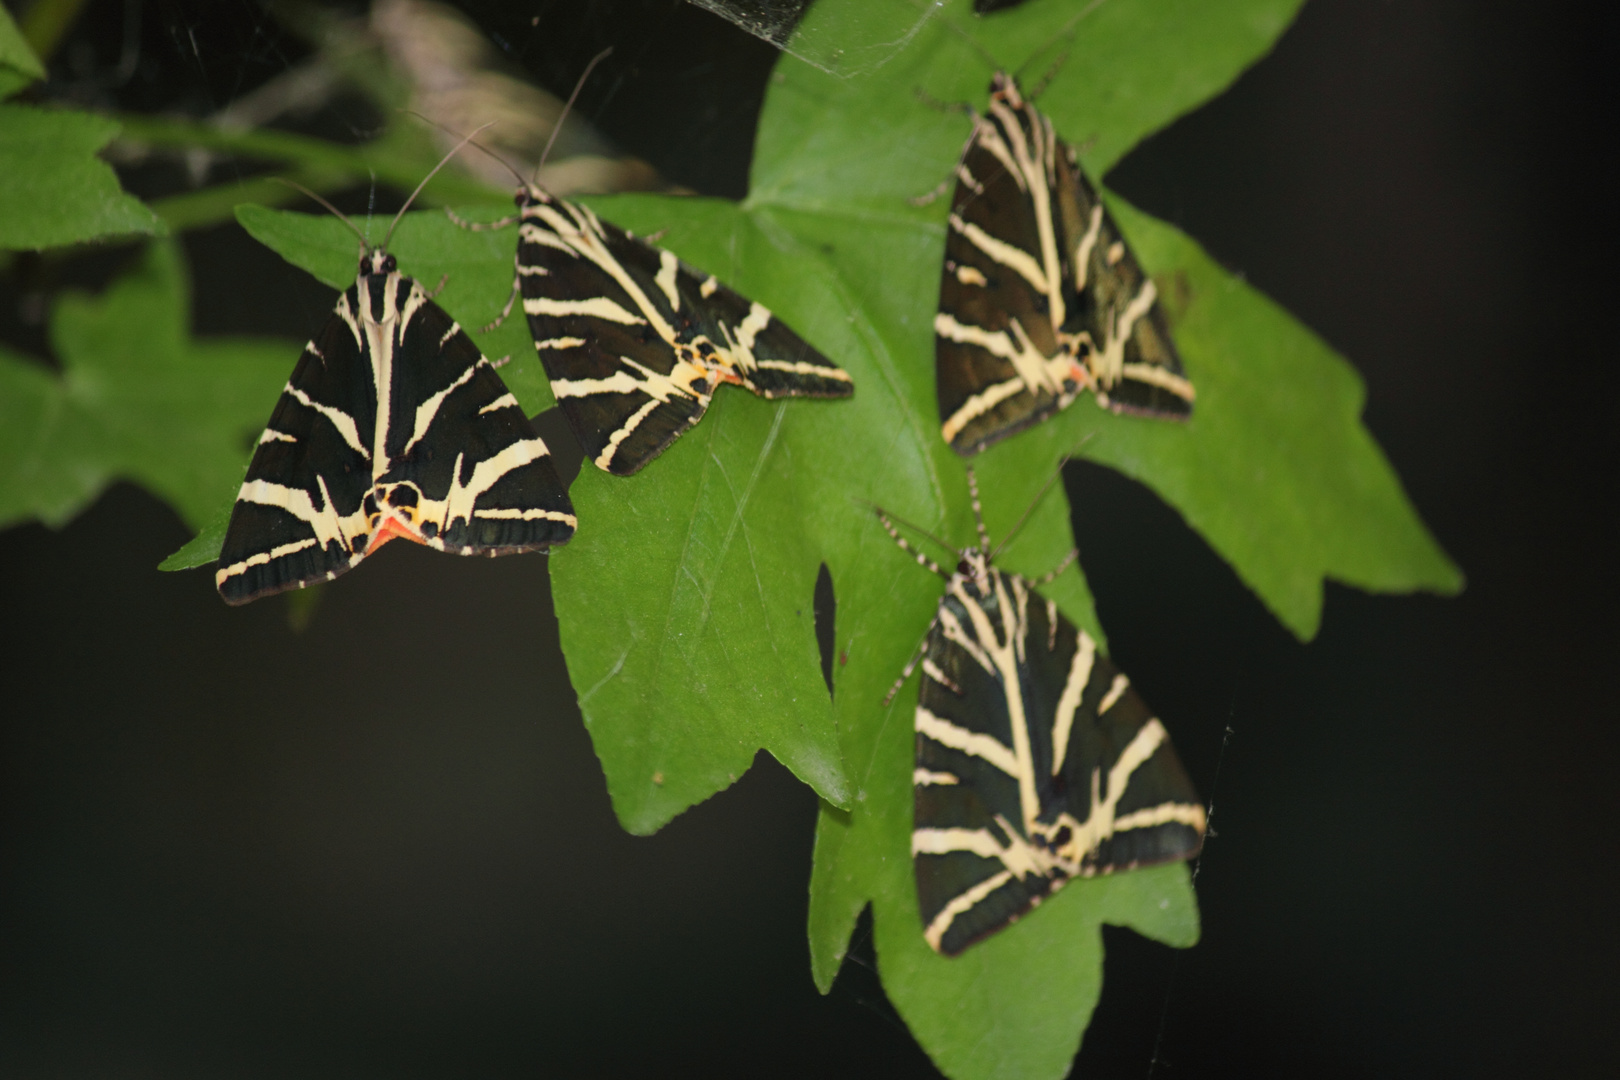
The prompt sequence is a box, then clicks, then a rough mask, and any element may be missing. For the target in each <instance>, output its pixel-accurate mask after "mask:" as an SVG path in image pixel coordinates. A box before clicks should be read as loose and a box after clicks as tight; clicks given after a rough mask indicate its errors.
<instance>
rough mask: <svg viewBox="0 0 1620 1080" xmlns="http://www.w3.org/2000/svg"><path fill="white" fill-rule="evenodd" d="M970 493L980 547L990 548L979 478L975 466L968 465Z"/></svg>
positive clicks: (984, 549)
mask: <svg viewBox="0 0 1620 1080" xmlns="http://www.w3.org/2000/svg"><path fill="white" fill-rule="evenodd" d="M967 477H968V494H969V495H970V496H971V497H972V499H973V523H974V524H975V525H977V526H978V527H979V549H980V550H981V551H989V550H990V532H989V530H988V529H986V528H985V527H984V511H983V510H982V509H980V507H979V478H978V477H977V476H976V475H974V473H973V466H971V465H969V466H968V471H967Z"/></svg>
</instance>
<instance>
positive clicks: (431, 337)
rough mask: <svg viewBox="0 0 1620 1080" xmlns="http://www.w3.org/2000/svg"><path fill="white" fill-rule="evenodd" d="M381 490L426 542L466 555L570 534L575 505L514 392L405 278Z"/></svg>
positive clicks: (526, 546) (522, 547) (540, 545)
mask: <svg viewBox="0 0 1620 1080" xmlns="http://www.w3.org/2000/svg"><path fill="white" fill-rule="evenodd" d="M406 284H408V285H409V293H410V294H411V297H410V300H409V301H408V302H407V303H406V304H404V305H403V306H402V310H401V314H400V326H399V330H398V358H397V360H396V362H395V364H394V379H393V388H392V392H391V393H390V395H389V401H390V413H391V415H390V422H389V428H388V454H389V462H388V469H387V471H386V472H384V473H383V475H382V476H380V477H379V478H378V488H379V494H380V495H381V497H382V498H384V499H387V500H389V501H390V502H393V503H394V505H395V508H396V509H401V510H402V509H404V508H405V507H407V506H409V507H415V510H414V512H413V513H412V517H413V518H414V521H415V524H416V528H417V529H418V530H419V532H420V539H421V540H422V541H423V542H424V543H427V544H428V545H430V546H432V547H436V548H440V549H442V550H445V551H452V552H458V553H461V554H465V555H506V554H513V553H517V552H523V551H537V550H543V549H545V548H548V547H550V546H552V545H553V544H561V543H564V542H565V541H567V540H568V538H569V537H570V536H572V535H573V533H574V527H575V524H576V521H575V517H574V508H573V504H572V503H571V502H570V501H569V498H568V492H567V490H566V489H565V488H564V487H563V484H562V481H561V479H559V477H558V476H557V470H556V468H555V466H554V465H553V464H552V460H551V454H550V450H549V449H548V448H547V446H546V444H545V442H544V441H543V440H542V439H541V438H540V436H539V435H537V434H535V431H534V426H533V425H532V424H530V422H529V419H528V417H527V416H526V415H525V414H524V412H523V409H522V408H521V407H520V406H519V405H518V402H517V399H516V398H515V397H513V396H512V394H511V392H510V391H509V390H508V389H507V388H506V384H505V383H504V382H503V381H502V380H501V377H500V375H499V374H498V373H497V372H496V370H495V368H494V367H493V366H492V365H491V364H490V362H489V360H488V359H486V358H485V357H484V355H483V353H482V352H480V351H479V349H478V346H477V345H475V344H474V343H473V341H472V339H471V338H470V337H468V336H467V333H466V331H464V330H462V329H461V327H460V325H459V324H457V323H456V322H455V321H454V320H452V319H451V318H450V316H449V315H448V314H447V313H446V312H445V311H444V309H443V308H441V307H439V306H438V305H437V304H435V303H433V302H432V301H431V300H428V299H427V298H426V297H425V296H421V286H419V285H417V284H416V283H415V282H412V281H411V280H410V279H409V278H405V279H403V281H402V285H401V290H400V291H401V294H402V295H403V294H405V293H406V289H405V285H406Z"/></svg>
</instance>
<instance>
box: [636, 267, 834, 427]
mask: <svg viewBox="0 0 1620 1080" xmlns="http://www.w3.org/2000/svg"><path fill="white" fill-rule="evenodd" d="M631 242H632V243H640V241H637V240H632V241H631ZM643 246H647V245H643ZM649 250H651V251H654V252H656V254H657V256H658V258H659V260H660V267H659V269H660V272H661V273H663V274H665V275H666V278H665V279H666V280H669V270H668V267H669V266H671V265H673V266H674V268H675V269H674V273H673V281H674V283H675V296H676V297H677V299H678V301H679V308H678V311H679V313H680V314H681V315H683V316H685V317H687V318H689V319H691V322H690V323H686V324H683V325H687V326H691V327H694V328H695V331H696V333H698V334H700V335H702V336H703V337H705V338H707V339H708V340H709V341H711V342H713V343H714V344H715V345H717V346H718V347H719V350H720V355H719V357H718V360H719V362H720V363H722V364H723V365H724V366H725V367H727V368H728V369H729V370H730V372H731V373H733V374H734V375H735V376H736V380H737V381H738V382H739V383H741V385H743V386H746V387H747V388H748V389H750V390H752V391H753V392H754V393H756V394H758V395H759V396H761V397H764V398H778V397H819V398H842V397H849V396H850V395H851V394H853V393H854V392H855V386H854V383H853V382H851V381H850V377H849V373H848V372H847V371H845V370H844V369H843V368H841V367H839V366H838V365H837V364H835V363H833V362H832V361H831V360H829V359H827V358H826V357H825V356H823V355H822V354H821V353H820V352H818V351H816V349H815V348H814V347H812V346H811V345H810V343H809V342H807V341H805V340H804V339H803V338H801V337H800V336H799V335H798V334H797V333H795V332H794V330H793V328H792V327H790V326H788V325H787V323H785V322H783V321H782V320H781V319H779V318H777V317H776V315H775V314H773V313H772V312H771V310H770V309H769V308H767V307H765V305H763V304H758V303H755V302H754V301H752V300H750V299H748V298H747V297H746V296H743V295H742V294H741V293H739V292H737V291H736V290H735V289H733V288H731V287H730V286H729V285H726V284H725V283H724V282H722V281H720V280H719V279H718V278H716V277H714V276H713V275H706V274H703V273H701V272H700V271H697V270H694V269H693V268H692V267H690V266H688V265H687V264H686V263H684V262H681V261H680V260H679V259H678V258H676V257H675V255H674V254H673V253H671V252H668V251H664V250H663V249H661V248H650V247H649ZM726 381H731V380H730V379H727V380H726Z"/></svg>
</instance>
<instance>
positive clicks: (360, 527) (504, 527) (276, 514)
mask: <svg viewBox="0 0 1620 1080" xmlns="http://www.w3.org/2000/svg"><path fill="white" fill-rule="evenodd" d="M441 164H442V163H441ZM435 171H437V170H435ZM431 175H432V174H429V178H431ZM426 183H427V181H426V180H424V181H423V184H424V185H425V184H426ZM420 190H421V188H420V187H418V188H417V191H420ZM316 198H319V197H318V196H316ZM414 198H415V195H414V194H413V195H412V199H414ZM320 201H322V202H325V200H320ZM406 205H407V206H409V201H407V203H406ZM328 206H329V208H330V204H328ZM333 212H334V213H336V210H333ZM403 213H404V210H403V209H401V211H400V214H401V215H403ZM338 216H339V217H340V218H342V215H341V214H339V215H338ZM344 220H345V222H346V223H347V219H344ZM398 222H399V218H398V217H396V218H395V219H394V223H395V224H396V225H397V224H398ZM349 227H350V228H351V229H353V228H354V226H353V225H352V224H350V226H349ZM355 231H356V233H357V234H358V232H359V231H358V230H355ZM392 233H393V228H392V227H390V229H389V236H390V237H391V236H392ZM361 242H362V245H364V243H365V241H364V237H362V238H361ZM387 243H388V239H387V238H385V239H384V241H383V243H382V244H381V245H378V246H376V247H368V248H366V249H365V251H364V253H363V254H362V256H361V259H360V267H359V271H358V273H357V275H356V277H355V281H354V284H353V285H351V286H350V287H349V288H348V289H347V290H346V291H345V292H344V293H343V295H341V296H340V297H338V301H337V306H336V307H335V308H334V310H333V312H332V315H331V317H330V318H328V319H327V320H326V323H325V325H324V326H323V327H322V328H321V330H320V332H319V333H318V334H316V336H315V337H314V338H313V339H312V340H311V341H310V342H309V344H308V345H306V346H305V347H304V352H303V354H302V355H301V356H300V357H299V358H298V364H297V366H296V367H295V368H294V369H293V373H292V378H290V379H289V380H288V381H287V385H286V387H285V388H284V389H283V391H282V394H281V398H280V400H278V401H277V402H276V407H275V411H274V412H273V413H271V416H270V423H269V425H268V426H267V427H266V428H265V429H264V433H263V434H262V435H261V436H260V437H259V443H258V447H257V449H255V451H254V453H253V460H252V462H251V463H250V464H249V465H248V471H247V477H246V479H245V480H244V482H243V484H242V488H241V491H240V492H239V493H238V495H237V498H236V505H235V507H234V508H233V509H232V511H231V519H230V525H229V526H228V528H227V530H226V533H225V541H224V544H223V546H222V547H221V549H220V559H219V569H218V571H217V573H216V574H215V583H216V585H217V586H218V588H219V592H220V595H221V596H223V597H224V598H225V600H226V602H227V603H230V604H245V603H247V602H248V601H250V600H254V599H257V598H258V597H261V596H266V595H269V594H271V593H276V592H281V591H282V590H285V589H291V588H297V587H301V586H304V585H306V584H308V583H310V582H313V581H323V580H327V579H330V578H335V577H337V576H338V575H339V574H341V573H343V572H344V571H346V570H348V569H350V568H351V567H353V566H355V565H356V564H358V563H359V562H360V561H361V560H362V559H364V558H365V557H367V556H369V555H371V554H373V553H374V552H376V551H377V549H378V548H380V547H382V546H383V545H384V544H386V543H388V542H389V541H391V540H395V539H404V540H410V541H412V542H414V543H418V544H424V545H426V546H428V547H431V548H434V549H436V550H438V551H447V552H452V553H456V554H461V555H509V554H513V553H516V552H524V551H542V550H545V549H546V548H549V547H551V546H552V545H554V544H561V543H563V542H565V541H567V540H568V538H569V537H570V536H572V535H573V533H574V529H575V527H576V525H577V524H578V522H577V520H576V519H575V517H574V508H573V505H572V504H571V503H570V502H569V499H568V492H567V490H566V489H565V488H564V487H563V484H562V481H561V480H560V479H559V478H558V476H557V471H556V469H555V467H554V466H553V465H552V462H551V456H550V451H549V450H548V449H547V447H546V444H545V442H544V441H542V440H541V438H540V437H539V436H538V435H536V434H535V431H534V427H533V426H532V425H531V424H530V423H529V419H528V417H527V416H526V415H524V412H523V410H522V408H521V407H520V406H519V405H518V403H517V399H516V398H514V397H513V396H512V394H511V393H510V392H509V391H508V390H507V388H506V385H505V383H503V382H502V381H501V377H500V375H499V374H497V373H496V370H495V367H494V365H492V364H491V363H490V361H489V360H488V359H486V358H485V357H484V355H483V354H482V353H481V352H480V351H479V349H478V346H477V345H475V344H473V341H472V339H471V338H470V337H468V336H467V334H466V332H465V331H463V330H462V329H461V327H460V325H458V324H457V323H456V321H455V320H454V319H452V318H450V316H449V315H448V314H446V313H445V311H444V309H442V308H440V307H439V306H438V305H437V304H435V303H434V302H433V298H432V296H431V295H430V294H429V293H427V292H426V291H425V290H423V288H422V286H421V285H420V284H419V283H417V282H416V281H413V280H412V279H411V278H409V277H406V276H405V275H404V274H401V273H400V272H399V268H398V264H397V262H396V261H395V259H394V256H392V255H390V254H388V252H387V250H386V249H387Z"/></svg>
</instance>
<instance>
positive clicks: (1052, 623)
mask: <svg viewBox="0 0 1620 1080" xmlns="http://www.w3.org/2000/svg"><path fill="white" fill-rule="evenodd" d="M990 574H991V578H992V581H995V582H997V583H999V584H1000V585H1001V588H999V589H996V590H993V591H992V593H991V594H989V595H986V596H982V597H977V598H973V597H969V600H970V601H971V602H974V603H977V604H978V605H979V607H980V610H981V611H982V612H983V614H984V615H985V616H986V617H987V619H988V621H989V624H990V625H991V626H992V627H994V628H995V634H996V637H997V640H998V641H999V642H1003V643H1004V642H1005V641H1007V640H1008V639H1009V638H1015V639H1019V640H1021V644H1022V648H1021V649H1018V650H1017V651H1016V653H1015V655H1017V656H1019V657H1020V659H1018V660H1017V662H1016V664H1015V665H1014V667H1013V670H1014V671H1015V674H1016V681H1017V684H1018V685H1017V693H1018V700H1019V701H1020V703H1021V706H1022V711H1023V713H1024V716H1025V718H1026V719H1025V733H1026V734H1027V740H1019V739H1017V738H1016V737H1015V734H1014V731H1013V723H1014V711H1013V707H1012V704H1011V702H1012V698H1011V696H1010V694H1009V687H1008V683H1007V680H1005V679H1004V678H1003V676H1002V674H1001V672H1000V671H999V670H998V669H997V668H996V665H995V664H994V663H992V664H991V665H990V666H989V667H986V665H985V664H984V663H981V662H980V660H979V659H978V658H977V657H976V656H975V655H974V652H973V651H972V650H970V649H969V648H967V647H965V646H964V645H962V644H959V643H958V642H957V641H955V640H952V638H951V635H950V634H949V633H948V632H947V630H946V628H945V624H946V623H947V622H949V621H950V619H951V618H953V619H954V621H955V624H956V625H957V626H960V627H961V628H962V631H963V633H964V634H965V635H966V637H967V638H968V640H969V641H970V642H971V643H973V644H974V645H975V646H976V647H977V646H982V644H983V643H982V642H981V641H980V639H979V637H978V634H977V632H976V631H974V630H973V625H974V622H973V620H972V619H971V618H970V617H969V612H968V611H967V607H966V605H965V603H964V601H963V600H962V599H961V598H959V597H958V596H957V595H954V594H951V593H948V594H947V595H946V597H945V599H944V600H943V601H942V603H941V606H940V613H941V619H940V620H939V621H938V622H937V623H936V626H935V628H934V629H933V630H932V631H931V633H930V635H929V638H928V642H927V645H926V652H925V660H926V662H925V664H924V673H923V678H922V685H921V687H920V689H919V692H918V712H917V720H916V756H915V771H914V773H913V792H914V829H915V831H914V833H913V862H914V869H915V873H916V879H917V897H918V905H919V909H920V911H921V915H922V921H923V925H924V928H925V934H926V935H927V937H928V940H929V942H930V944H932V945H933V946H934V947H935V948H936V949H938V950H939V951H940V952H942V953H945V954H946V955H955V954H957V953H960V952H961V951H962V950H963V949H965V948H967V947H968V946H969V945H971V944H973V943H974V942H975V941H978V940H979V939H981V938H983V937H985V936H986V935H988V934H991V933H994V932H995V931H997V930H1000V929H1001V928H1002V927H1004V926H1006V925H1008V924H1009V923H1011V922H1014V921H1016V920H1017V919H1018V918H1019V917H1020V916H1021V915H1022V914H1023V913H1024V912H1026V911H1027V910H1029V909H1030V908H1031V907H1032V906H1034V905H1035V904H1038V903H1039V902H1040V901H1041V899H1042V898H1044V897H1045V896H1046V895H1047V894H1048V893H1050V892H1051V891H1053V890H1054V889H1056V888H1058V887H1060V886H1062V885H1063V883H1064V882H1065V881H1066V880H1068V878H1069V877H1071V876H1090V875H1092V874H1098V873H1108V872H1111V871H1113V870H1120V869H1127V868H1129V867H1132V866H1138V865H1144V864H1148V863H1155V862H1167V861H1172V860H1178V859H1185V858H1188V857H1190V856H1192V855H1194V854H1196V853H1197V852H1198V850H1199V847H1200V845H1201V843H1202V837H1203V810H1202V808H1201V807H1200V806H1199V804H1198V802H1197V795H1196V793H1195V791H1194V789H1193V787H1192V784H1191V782H1190V781H1189V780H1188V778H1187V776H1186V773H1185V771H1184V770H1183V769H1182V767H1181V764H1180V762H1179V761H1178V760H1177V758H1176V755H1175V751H1174V749H1173V748H1172V747H1171V746H1170V743H1169V740H1168V737H1166V736H1163V726H1162V725H1161V724H1159V722H1158V721H1157V720H1155V719H1153V717H1152V715H1151V714H1150V713H1149V712H1148V710H1147V707H1146V705H1145V704H1144V703H1143V702H1142V700H1141V698H1140V697H1139V696H1138V695H1137V694H1136V693H1135V691H1134V690H1131V689H1129V687H1128V684H1125V685H1123V686H1121V687H1120V689H1119V690H1117V691H1116V690H1115V685H1116V679H1117V678H1119V677H1120V673H1119V670H1118V668H1116V667H1115V666H1114V665H1113V664H1112V663H1111V662H1110V661H1109V660H1108V659H1107V657H1105V656H1103V655H1102V654H1101V652H1100V651H1099V650H1098V649H1097V648H1096V645H1095V642H1093V641H1092V640H1091V638H1090V637H1089V636H1088V635H1086V634H1085V633H1084V632H1083V631H1080V630H1079V629H1077V628H1076V627H1075V626H1074V624H1073V623H1071V622H1069V620H1068V619H1066V618H1065V617H1064V616H1063V615H1062V614H1061V613H1059V612H1058V611H1057V609H1056V606H1055V605H1053V604H1051V603H1049V602H1048V601H1046V600H1045V599H1044V598H1042V597H1041V596H1040V595H1039V594H1037V593H1035V592H1034V591H1033V589H1031V588H1030V587H1029V583H1028V582H1026V581H1023V580H1022V579H1019V578H1016V577H1015V576H1014V575H1010V574H1003V573H1001V572H1000V571H997V570H994V569H992V570H991V571H990ZM998 597H1007V598H1009V599H1010V600H1011V603H1012V606H1013V607H1014V608H1015V609H1016V610H1015V611H1014V612H1012V613H1011V616H1012V617H1011V618H1008V619H1003V618H1002V617H1001V613H1000V611H999V603H1000V602H999V600H998ZM947 616H948V617H950V618H947ZM980 651H981V652H982V651H984V650H982V649H981V650H980ZM1105 702H1106V703H1107V704H1108V706H1109V707H1108V709H1107V710H1106V711H1103V712H1101V713H1099V707H1100V706H1101V705H1102V704H1103V703H1105ZM1065 717H1067V719H1065ZM1065 728H1066V729H1067V734H1066V735H1065V734H1064V729H1065ZM1144 732H1145V733H1147V734H1146V735H1144ZM1059 740H1061V741H1062V743H1063V749H1062V751H1061V752H1060V750H1059V747H1058V741H1059ZM1020 741H1023V742H1024V745H1025V746H1026V747H1027V757H1020V754H1019V752H1018V749H1017V747H1018V744H1019V742H1020ZM1149 744H1151V751H1150V752H1149V753H1147V754H1146V755H1145V756H1142V760H1140V761H1139V762H1137V763H1136V765H1135V767H1134V768H1133V769H1131V770H1130V771H1129V773H1128V775H1123V776H1122V780H1123V791H1122V792H1121V793H1118V794H1116V793H1114V792H1111V791H1110V789H1109V777H1110V770H1111V769H1113V768H1114V766H1115V765H1116V764H1117V763H1118V762H1119V761H1120V759H1121V755H1122V754H1124V753H1127V752H1137V753H1140V751H1142V750H1143V748H1144V747H1148V746H1149ZM1128 748H1132V749H1130V750H1128ZM1133 760H1134V759H1133ZM1026 771H1027V774H1028V778H1029V781H1030V789H1031V790H1032V791H1033V793H1034V797H1035V800H1036V804H1037V806H1038V809H1037V812H1036V814H1035V821H1036V825H1035V834H1033V835H1032V834H1031V833H1030V831H1028V830H1026V828H1025V808H1024V805H1023V800H1022V796H1021V791H1020V776H1021V775H1022V774H1024V773H1025V772H1026ZM1094 774H1095V775H1096V776H1097V777H1098V779H1099V781H1100V784H1099V787H1098V788H1097V790H1098V793H1099V799H1100V803H1099V805H1098V806H1094V805H1093V801H1092V792H1093V783H1092V778H1093V775H1094ZM1106 807H1112V813H1111V817H1110V815H1109V811H1108V809H1106ZM1099 813H1100V814H1101V815H1103V817H1104V818H1108V819H1109V820H1112V821H1113V822H1115V825H1114V827H1113V828H1111V829H1100V828H1097V825H1096V824H1095V823H1092V817H1093V815H1094V814H1099ZM1064 815H1068V818H1067V820H1065V819H1064ZM1132 815H1135V816H1134V817H1133V816H1132ZM1161 817H1163V818H1166V819H1167V820H1163V821H1160V820H1158V818H1161ZM1100 820H1102V819H1101V818H1100V819H1099V821H1100ZM1069 821H1072V822H1073V823H1074V824H1073V825H1072V826H1071V825H1070V824H1068V822H1069ZM1088 823H1091V827H1092V828H1097V831H1098V832H1100V833H1101V834H1102V835H1101V836H1100V837H1099V838H1098V839H1097V841H1096V842H1094V843H1093V842H1082V841H1081V840H1080V839H1079V837H1081V836H1083V835H1090V833H1089V832H1088V830H1087V826H1088ZM998 849H999V850H998ZM1042 860H1044V862H1043V861H1042Z"/></svg>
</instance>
